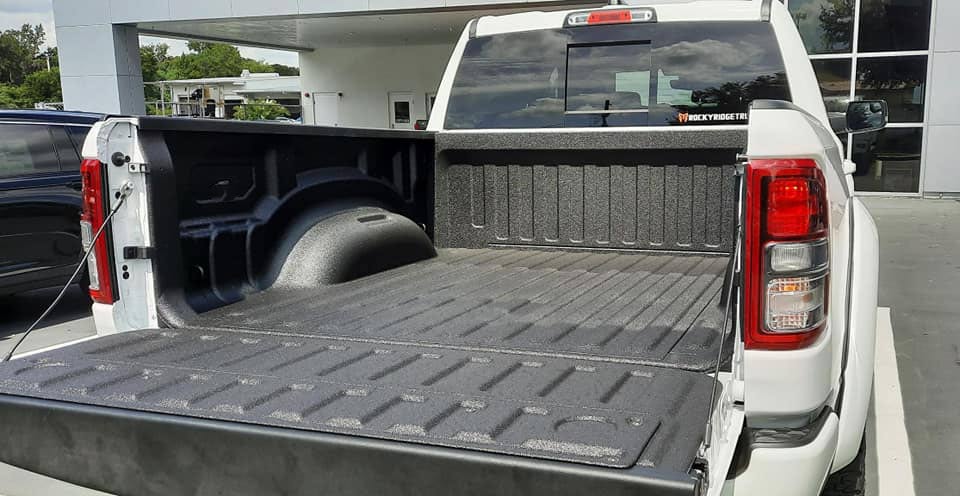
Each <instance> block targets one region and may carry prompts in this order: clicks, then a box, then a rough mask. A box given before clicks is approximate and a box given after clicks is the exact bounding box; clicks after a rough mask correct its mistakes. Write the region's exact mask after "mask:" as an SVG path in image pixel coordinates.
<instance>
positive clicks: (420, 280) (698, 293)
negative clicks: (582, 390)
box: [193, 248, 729, 371]
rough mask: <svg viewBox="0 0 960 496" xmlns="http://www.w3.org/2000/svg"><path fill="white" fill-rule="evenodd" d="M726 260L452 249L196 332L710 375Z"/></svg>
mask: <svg viewBox="0 0 960 496" xmlns="http://www.w3.org/2000/svg"><path fill="white" fill-rule="evenodd" d="M728 259H729V257H727V256H725V255H717V254H708V255H697V254H669V253H657V252H645V253H623V252H598V251H560V250H535V249H523V250H515V249H461V248H446V249H441V250H440V252H439V256H438V257H436V258H433V259H429V260H425V261H422V262H419V263H414V264H410V265H407V266H404V267H400V268H398V269H394V270H390V271H386V272H384V273H381V274H377V275H374V276H370V277H365V278H362V279H358V280H355V281H350V282H347V283H342V284H336V285H331V286H325V287H321V288H319V289H314V290H304V289H302V288H297V289H292V290H284V289H270V290H268V291H265V292H262V293H258V294H255V295H251V296H250V297H248V298H247V299H246V300H245V301H243V302H240V303H236V304H233V305H229V306H226V307H223V308H220V309H218V310H214V311H212V312H207V313H206V314H203V315H202V316H201V318H200V319H199V320H198V321H196V322H194V323H193V325H195V326H198V327H208V328H218V329H222V328H229V329H237V330H247V331H269V332H273V333H280V334H286V335H290V336H305V337H306V336H310V337H314V336H316V337H328V338H335V339H360V340H372V341H374V342H389V343H401V344H417V345H424V346H439V347H452V348H458V349H468V350H472V349H483V350H490V351H502V352H507V353H529V354H535V355H545V356H555V355H556V356H570V357H579V358H587V359H591V360H604V361H612V362H618V361H619V362H624V363H632V364H644V365H656V366H664V367H672V368H682V369H688V370H695V371H706V370H708V369H710V367H711V366H712V365H713V363H714V362H715V360H716V356H717V351H716V350H717V348H716V347H717V346H719V344H720V343H719V339H718V337H719V335H720V324H721V322H722V319H723V308H722V307H721V305H720V289H721V286H722V283H723V275H724V270H725V268H726V265H727V261H728Z"/></svg>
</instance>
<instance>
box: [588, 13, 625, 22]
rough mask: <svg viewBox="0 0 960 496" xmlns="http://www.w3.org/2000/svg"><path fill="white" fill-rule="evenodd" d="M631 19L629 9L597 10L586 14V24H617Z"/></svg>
mask: <svg viewBox="0 0 960 496" xmlns="http://www.w3.org/2000/svg"><path fill="white" fill-rule="evenodd" d="M632 20H633V15H631V14H630V11H629V10H598V11H595V12H591V13H590V15H589V16H587V24H617V23H621V22H630V21H632Z"/></svg>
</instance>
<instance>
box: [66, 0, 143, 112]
mask: <svg viewBox="0 0 960 496" xmlns="http://www.w3.org/2000/svg"><path fill="white" fill-rule="evenodd" d="M53 10H54V16H55V18H56V26H57V27H56V29H57V48H58V51H59V56H60V84H61V86H62V88H63V103H64V108H65V109H67V110H85V111H90V112H102V113H111V114H134V115H142V114H143V113H144V111H145V107H144V102H143V74H142V72H141V69H140V42H139V39H138V37H137V29H136V28H135V27H130V26H121V25H113V24H112V23H111V22H110V2H108V1H107V0H95V1H83V2H79V1H76V0H54V2H53Z"/></svg>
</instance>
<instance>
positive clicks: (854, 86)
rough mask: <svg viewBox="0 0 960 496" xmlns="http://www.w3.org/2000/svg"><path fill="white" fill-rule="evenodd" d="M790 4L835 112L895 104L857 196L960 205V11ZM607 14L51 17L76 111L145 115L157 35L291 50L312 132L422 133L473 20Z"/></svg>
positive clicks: (181, 6) (71, 7)
mask: <svg viewBox="0 0 960 496" xmlns="http://www.w3.org/2000/svg"><path fill="white" fill-rule="evenodd" d="M671 1H676V0H660V1H659V2H658V1H651V2H649V3H669V2H671ZM707 1H709V0H707ZM744 1H746V0H744ZM774 1H777V0H774ZM786 1H787V2H788V7H789V9H790V11H791V13H792V14H793V17H794V19H795V20H796V22H797V25H798V27H799V29H800V33H801V35H802V37H803V39H804V42H805V44H806V46H807V50H808V52H809V54H810V59H811V62H812V63H813V67H814V70H815V71H816V73H817V77H818V79H819V80H820V86H821V90H822V92H823V95H824V99H825V101H826V103H827V105H828V107H829V109H831V110H833V109H840V108H842V106H843V105H844V104H845V102H846V101H847V100H849V99H854V98H861V99H883V100H886V101H887V102H888V104H889V108H890V119H891V122H890V124H889V126H888V129H886V130H884V131H882V132H880V133H870V134H864V135H857V136H843V137H842V138H843V139H844V140H846V141H847V143H849V145H850V146H848V147H847V148H848V153H849V154H850V157H851V158H852V159H853V160H854V161H856V162H857V163H858V171H857V174H856V175H855V177H854V180H855V181H856V183H857V189H858V190H859V191H863V192H875V193H877V194H891V193H896V194H905V195H919V194H923V195H926V196H940V195H950V196H956V195H960V165H958V161H957V159H956V158H955V156H956V152H955V151H954V146H955V143H957V142H960V84H958V83H957V81H960V30H958V29H956V28H955V27H954V28H951V25H955V24H957V22H958V21H960V1H957V0H786ZM602 3H603V2H583V1H574V2H571V1H543V0H486V1H483V0H273V1H263V0H201V1H197V0H54V15H55V23H56V32H57V41H58V45H59V53H60V65H61V68H60V69H61V79H62V84H63V95H64V104H65V107H66V108H68V109H73V110H90V111H98V112H107V113H122V114H142V113H144V97H143V87H144V85H143V77H142V74H141V70H140V60H139V50H138V48H139V39H138V36H139V35H140V34H150V35H154V36H166V37H174V38H186V39H197V40H209V41H223V42H227V43H233V44H237V45H247V46H258V47H265V48H275V49H280V50H292V51H296V52H298V53H299V54H300V55H299V59H300V71H301V77H300V93H301V104H302V113H303V121H304V123H306V124H317V125H336V126H360V127H391V128H413V126H414V123H415V122H416V121H418V120H423V119H426V118H427V116H428V115H429V113H430V109H431V105H432V104H433V97H434V96H435V91H436V88H437V85H438V84H439V82H440V78H441V75H442V73H443V71H444V69H445V68H446V63H447V58H448V56H449V54H450V52H451V51H452V49H453V45H454V44H455V42H456V40H457V38H458V37H459V35H460V32H461V31H462V29H463V27H464V26H465V25H466V24H467V22H468V21H469V20H470V19H472V18H474V17H478V16H482V15H492V14H501V13H509V12H516V11H524V10H546V9H559V8H570V7H571V6H597V5H600V4H602ZM628 3H631V4H632V3H637V4H640V3H644V2H640V1H638V0H632V1H630V2H628Z"/></svg>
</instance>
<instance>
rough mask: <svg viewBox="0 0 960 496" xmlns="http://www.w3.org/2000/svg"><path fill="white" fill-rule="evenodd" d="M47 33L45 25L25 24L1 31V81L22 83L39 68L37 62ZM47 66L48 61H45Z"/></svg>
mask: <svg viewBox="0 0 960 496" xmlns="http://www.w3.org/2000/svg"><path fill="white" fill-rule="evenodd" d="M45 39H46V35H45V33H44V32H43V26H41V25H39V24H37V25H36V26H31V25H29V24H24V25H23V26H21V27H20V29H8V30H6V31H4V32H2V33H0V81H2V82H4V83H8V84H20V83H22V82H23V79H24V78H25V77H26V76H27V75H29V74H31V73H32V72H34V71H35V70H37V69H38V67H37V65H36V63H37V60H36V59H37V58H38V57H39V56H40V54H41V51H40V47H41V46H42V45H43V42H44V40H45ZM43 67H44V68H46V61H44V66H43Z"/></svg>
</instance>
